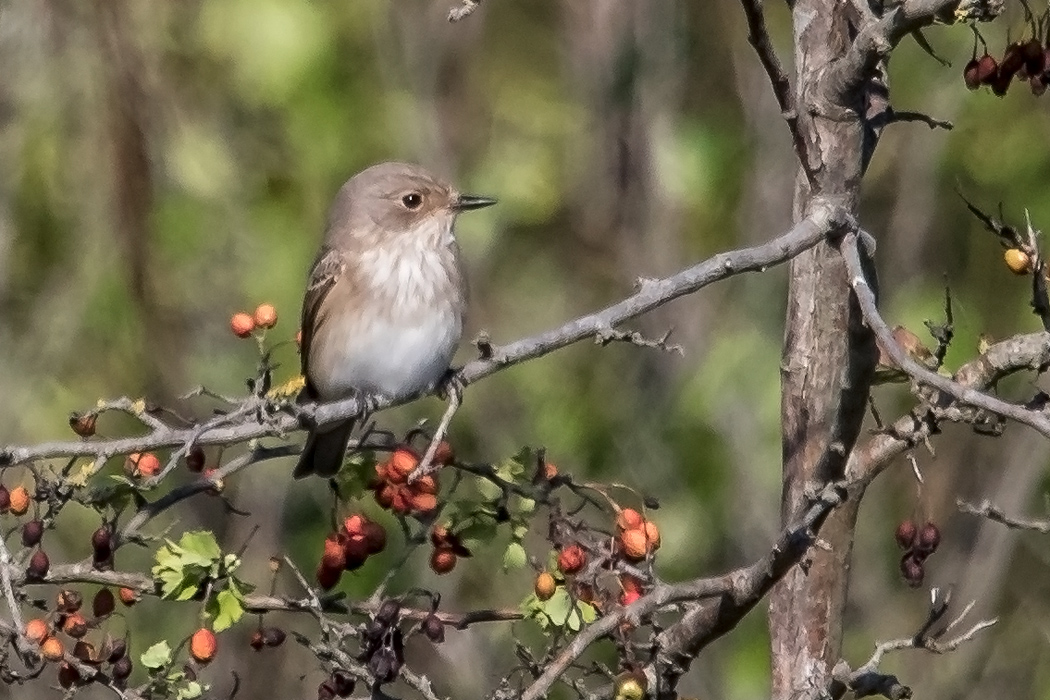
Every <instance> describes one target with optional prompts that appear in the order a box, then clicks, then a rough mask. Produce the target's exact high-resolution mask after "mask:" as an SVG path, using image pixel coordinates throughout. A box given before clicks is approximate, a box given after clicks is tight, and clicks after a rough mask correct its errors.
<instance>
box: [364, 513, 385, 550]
mask: <svg viewBox="0 0 1050 700" xmlns="http://www.w3.org/2000/svg"><path fill="white" fill-rule="evenodd" d="M365 547H366V548H367V550H366V551H367V552H368V554H379V553H380V552H382V551H383V550H384V549H385V548H386V528H384V527H383V526H382V525H380V524H379V523H376V522H372V521H371V520H369V521H368V522H367V523H365Z"/></svg>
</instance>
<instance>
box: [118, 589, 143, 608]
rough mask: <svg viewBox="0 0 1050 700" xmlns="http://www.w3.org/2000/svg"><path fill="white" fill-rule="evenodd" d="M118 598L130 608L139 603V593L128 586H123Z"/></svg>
mask: <svg viewBox="0 0 1050 700" xmlns="http://www.w3.org/2000/svg"><path fill="white" fill-rule="evenodd" d="M117 596H118V597H119V598H120V602H121V603H123V604H124V605H127V606H128V607H131V606H132V605H134V604H135V603H137V602H139V594H138V591H136V590H135V589H133V588H128V587H127V586H122V587H121V588H120V590H119V591H117Z"/></svg>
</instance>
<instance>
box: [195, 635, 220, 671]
mask: <svg viewBox="0 0 1050 700" xmlns="http://www.w3.org/2000/svg"><path fill="white" fill-rule="evenodd" d="M217 649H218V642H216V641H215V633H214V632H212V631H211V630H210V629H208V628H207V627H201V628H200V629H199V630H197V631H196V632H194V633H193V636H192V637H190V655H191V656H192V657H193V658H194V659H196V660H197V661H198V662H199V663H202V664H206V663H208V662H209V661H211V660H212V659H214V658H215V651H216V650H217Z"/></svg>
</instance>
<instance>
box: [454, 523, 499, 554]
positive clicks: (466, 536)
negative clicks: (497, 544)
mask: <svg viewBox="0 0 1050 700" xmlns="http://www.w3.org/2000/svg"><path fill="white" fill-rule="evenodd" d="M496 533H497V528H496V523H495V522H493V521H491V520H475V521H474V522H473V523H472V524H471V525H469V526H467V527H465V528H463V529H462V530H457V531H456V535H457V536H458V537H459V539H460V541H461V542H463V545H464V546H465V547H467V548H468V549H469V548H471V547H476V546H478V545H480V544H484V543H486V542H489V541H491V540H492V538H494V537H495V536H496Z"/></svg>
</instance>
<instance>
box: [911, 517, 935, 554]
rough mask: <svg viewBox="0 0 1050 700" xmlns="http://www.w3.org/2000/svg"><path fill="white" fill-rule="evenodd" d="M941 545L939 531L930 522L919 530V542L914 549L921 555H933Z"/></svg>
mask: <svg viewBox="0 0 1050 700" xmlns="http://www.w3.org/2000/svg"><path fill="white" fill-rule="evenodd" d="M940 543H941V531H940V529H938V527H937V526H936V525H934V524H933V523H932V522H928V523H926V524H925V525H923V526H922V529H921V530H919V542H918V544H917V545H916V549H917V550H919V551H920V552H922V553H923V554H933V553H934V552H936V551H937V547H938V545H940Z"/></svg>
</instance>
